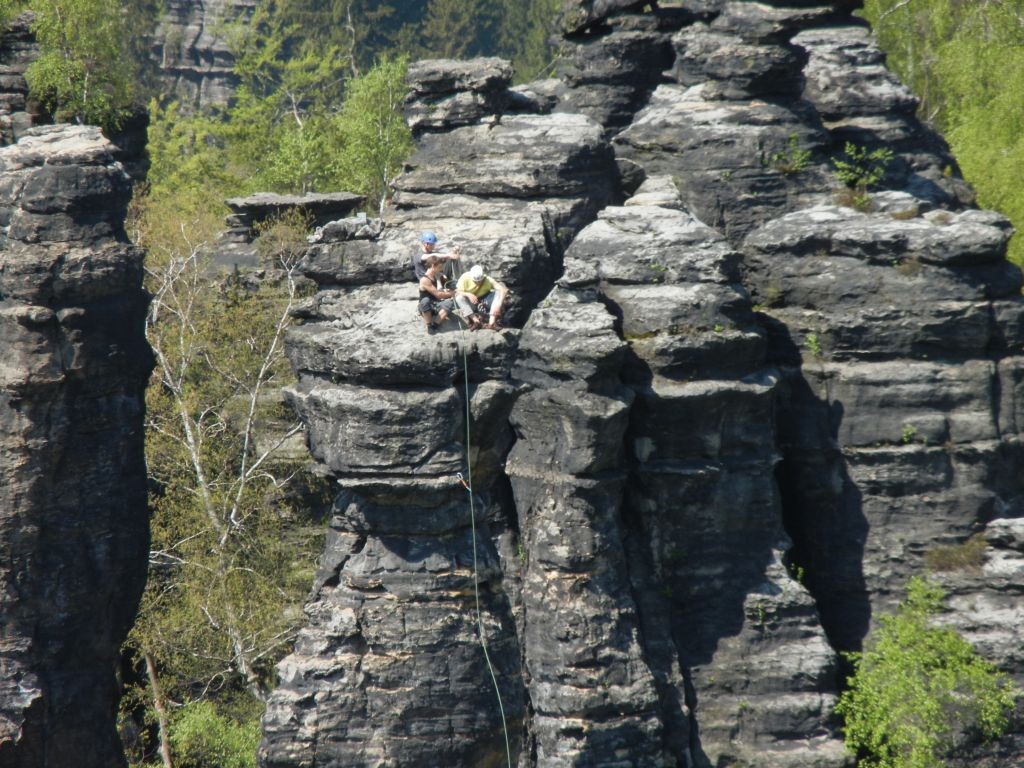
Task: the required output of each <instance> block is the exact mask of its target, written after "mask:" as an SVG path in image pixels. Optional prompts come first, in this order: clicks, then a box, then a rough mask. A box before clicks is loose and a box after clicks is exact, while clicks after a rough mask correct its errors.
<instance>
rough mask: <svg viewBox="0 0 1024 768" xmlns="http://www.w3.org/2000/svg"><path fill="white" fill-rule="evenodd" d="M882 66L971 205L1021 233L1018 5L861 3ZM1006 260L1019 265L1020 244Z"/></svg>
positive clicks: (958, 0) (990, 1) (937, 0)
mask: <svg viewBox="0 0 1024 768" xmlns="http://www.w3.org/2000/svg"><path fill="white" fill-rule="evenodd" d="M864 13H865V16H866V17H867V18H868V20H869V21H871V22H872V24H873V26H874V27H875V31H876V33H877V34H878V38H879V43H880V44H881V46H882V48H883V49H884V50H885V51H886V53H887V55H888V57H889V63H890V65H891V66H892V67H893V69H894V70H895V71H896V72H898V73H899V75H900V77H901V78H903V80H904V81H905V82H906V83H907V85H908V86H910V88H911V89H912V90H913V91H914V92H915V94H917V95H918V97H920V98H921V109H920V112H921V114H922V116H923V117H925V118H926V119H928V120H932V121H934V122H935V123H936V125H937V126H938V127H939V128H940V129H941V130H942V131H943V132H944V133H945V135H946V138H947V139H948V140H949V142H950V146H951V148H952V149H953V153H954V154H955V155H956V157H957V160H958V162H959V163H960V167H961V169H962V170H963V174H964V177H965V178H966V179H967V180H968V181H970V182H971V184H972V185H974V187H975V189H976V190H977V193H978V202H979V203H980V204H981V205H983V206H986V207H991V208H995V209H996V210H999V211H1001V212H1002V213H1004V214H1006V215H1007V216H1008V217H1009V218H1010V220H1011V221H1013V222H1014V224H1015V225H1016V227H1017V229H1018V230H1020V229H1022V228H1024V188H1022V187H1021V185H1020V183H1019V180H1020V178H1021V173H1022V172H1024V130H1022V128H1024V101H1022V100H1021V99H1020V93H1021V92H1022V89H1024V3H1022V2H1021V0H1000V1H998V2H996V1H994V0H986V1H985V2H963V0H867V2H866V3H865V7H864ZM1010 255H1011V258H1012V259H1013V260H1014V261H1016V262H1017V263H1020V264H1024V239H1022V238H1021V237H1020V236H1018V237H1016V238H1014V240H1013V242H1011V245H1010Z"/></svg>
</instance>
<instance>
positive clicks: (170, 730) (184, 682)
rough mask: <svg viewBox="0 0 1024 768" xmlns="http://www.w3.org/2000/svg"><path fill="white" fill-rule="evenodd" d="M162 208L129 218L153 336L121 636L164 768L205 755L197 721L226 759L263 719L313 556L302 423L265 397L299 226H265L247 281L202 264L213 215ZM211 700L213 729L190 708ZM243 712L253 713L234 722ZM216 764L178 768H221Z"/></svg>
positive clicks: (202, 712)
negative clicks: (292, 527)
mask: <svg viewBox="0 0 1024 768" xmlns="http://www.w3.org/2000/svg"><path fill="white" fill-rule="evenodd" d="M169 200H171V198H170V195H168V194H164V195H163V196H162V197H157V198H149V199H146V200H144V201H142V202H141V203H139V207H140V210H139V211H138V212H137V215H136V218H135V222H136V225H135V226H136V232H135V235H136V239H137V241H139V242H140V243H142V244H143V245H145V246H146V247H147V249H148V256H147V266H146V272H147V280H146V287H147V289H148V290H149V291H150V292H151V293H152V294H153V300H152V304H151V307H150V312H149V315H148V317H147V321H146V334H147V338H148V340H149V343H150V345H151V346H152V348H153V350H154V352H155V354H156V357H157V368H156V370H155V371H154V377H153V380H152V382H151V384H150V387H149V388H148V390H147V398H146V406H147V424H146V459H147V466H148V470H149V476H150V485H151V489H152V492H151V496H150V505H151V510H152V518H151V528H152V544H151V552H150V577H149V581H148V584H147V588H146V592H145V594H144V595H143V599H142V602H141V605H140V610H139V616H138V619H137V622H136V625H135V627H134V628H133V630H132V632H131V635H130V637H129V641H128V649H129V651H130V652H131V653H132V654H133V655H134V657H135V658H136V659H137V660H138V662H139V668H140V669H144V670H145V676H146V678H147V683H148V684H147V685H146V692H145V693H144V694H138V695H136V696H135V697H134V699H133V701H134V702H136V703H138V702H140V701H141V702H142V703H143V704H144V705H145V707H146V708H147V709H149V710H150V713H151V714H150V717H149V719H150V720H152V721H154V722H155V723H156V724H157V725H158V729H159V731H160V736H161V739H160V741H161V750H160V751H161V753H162V754H163V755H164V756H165V757H164V764H165V765H169V764H170V763H171V757H170V755H171V754H172V753H175V752H176V750H175V748H174V747H175V744H176V743H177V745H178V749H177V751H184V752H189V753H193V752H195V751H196V750H201V748H202V745H203V744H208V741H202V740H200V741H197V738H198V737H197V736H196V733H197V732H200V731H202V730H203V729H201V728H198V727H197V726H196V722H197V718H199V719H205V720H208V721H209V723H208V725H209V729H211V730H210V733H209V738H212V739H214V741H215V742H217V743H218V744H221V747H218V749H220V748H222V747H223V748H225V749H226V748H227V747H226V746H224V745H225V744H227V745H231V744H238V743H242V742H243V741H244V739H241V737H240V736H239V733H242V732H245V733H248V732H249V731H250V730H251V728H252V725H251V722H249V721H252V720H253V719H254V718H258V713H259V707H258V706H255V708H254V705H253V704H252V703H255V704H259V703H260V702H262V701H263V700H264V699H265V697H266V695H267V693H268V690H269V687H270V685H271V683H272V676H273V671H272V670H273V665H274V663H275V662H276V661H277V659H278V658H280V657H281V656H282V655H283V654H284V653H285V652H286V651H287V649H288V647H289V643H290V641H291V639H292V637H293V636H294V633H295V631H296V629H297V626H298V618H299V616H300V615H301V611H300V610H299V605H300V604H301V600H302V597H303V595H304V593H305V590H306V589H307V588H308V585H309V580H310V579H311V577H312V568H313V558H314V557H315V554H314V553H313V552H303V551H302V550H301V549H299V548H297V547H296V545H295V544H293V543H289V541H290V540H289V537H288V536H287V535H285V534H286V531H287V522H288V520H289V519H290V518H291V517H292V511H291V510H290V508H289V502H288V496H287V494H288V490H289V487H290V484H291V482H292V481H293V479H294V478H295V477H296V475H297V474H298V472H299V470H300V468H301V467H300V466H299V465H297V464H295V463H294V462H291V461H288V460H287V459H286V458H283V457H282V456H281V453H280V449H281V446H282V445H283V444H285V443H286V442H287V440H288V439H289V438H291V437H292V436H293V435H295V434H297V433H298V431H299V429H300V427H299V425H298V423H297V422H296V420H295V417H294V415H293V414H290V413H288V412H286V411H285V410H284V409H283V407H282V406H281V405H279V404H277V401H276V400H275V399H273V398H271V399H269V400H268V398H267V394H268V392H269V391H270V390H271V389H272V388H275V387H279V386H281V384H282V383H284V382H286V381H287V380H289V378H290V372H289V369H288V366H287V364H286V363H285V362H284V360H283V348H282V342H283V333H284V330H285V328H286V327H287V326H288V324H289V309H290V307H291V305H292V303H293V302H294V300H295V297H296V290H297V287H296V281H295V264H296V263H297V260H298V257H299V255H300V253H301V252H302V250H303V249H304V247H305V240H304V235H305V232H306V227H305V225H304V223H302V222H297V221H284V222H281V223H278V224H276V225H275V226H276V227H277V231H271V230H268V231H267V236H268V238H269V239H270V240H273V241H274V242H275V243H276V247H275V248H274V255H275V256H276V257H277V258H278V265H277V270H276V271H274V272H271V273H270V274H268V276H267V278H266V279H264V280H263V281H262V282H260V283H259V284H255V285H253V284H247V283H246V282H245V281H243V280H241V279H239V278H237V277H236V278H234V279H231V278H228V277H226V276H225V275H224V274H222V273H220V272H218V271H217V270H216V269H215V268H214V267H213V266H212V265H211V263H210V261H209V258H208V256H207V255H206V254H207V253H208V249H207V247H206V246H207V245H208V244H209V242H210V241H211V239H212V237H213V236H214V234H215V233H216V232H217V231H218V230H219V229H220V219H219V216H217V215H216V214H215V213H213V212H210V211H208V210H205V209H203V208H202V207H201V206H199V205H197V206H196V207H195V208H190V206H189V205H187V204H179V203H175V204H173V205H171V204H169V202H168V201H169ZM157 202H159V203H160V204H161V205H160V206H157V205H156V203H157ZM171 202H174V201H173V200H171ZM186 213H187V214H190V215H191V216H192V218H184V217H183V216H184V215H185V214H186ZM282 233H283V234H282ZM268 423H276V424H278V425H279V426H277V427H276V428H275V429H268V428H267V427H266V425H267V424H268ZM214 698H216V700H217V710H216V712H214V714H216V715H217V718H219V719H217V718H213V715H211V714H210V711H208V709H207V708H202V707H200V708H194V707H196V706H197V703H201V702H211V701H212V700H213V699H214ZM245 702H251V703H250V704H249V705H246V704H245ZM226 705H227V706H229V707H230V708H231V709H232V710H234V711H235V713H236V715H235V716H232V715H231V714H226V713H225V711H224V706H226ZM181 707H185V709H184V710H181ZM211 711H212V710H211ZM239 711H241V712H243V713H248V716H247V717H245V718H241V721H240V719H239V717H238V716H237V712H239ZM211 718H212V719H211ZM247 722H248V723H249V724H246V723H247ZM190 729H191V730H190ZM217 734H219V735H217ZM222 737H223V738H222ZM240 739H241V741H240ZM245 743H248V742H245ZM183 745H186V746H183ZM186 747H187V748H186ZM178 757H181V755H178ZM182 759H183V760H184V758H182ZM209 760H213V757H212V756H209V759H208V760H207V762H203V761H201V760H199V761H196V760H193V761H192V762H189V761H188V760H184V761H183V762H182V761H178V764H179V765H197V766H198V765H212V764H216V765H225V764H228V763H225V762H223V761H222V760H221V759H220V758H219V757H218V758H217V759H216V760H214V761H213V762H209ZM246 764H250V763H246Z"/></svg>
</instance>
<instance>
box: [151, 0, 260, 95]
mask: <svg viewBox="0 0 1024 768" xmlns="http://www.w3.org/2000/svg"><path fill="white" fill-rule="evenodd" d="M255 7H256V2H255V0H168V2H167V3H166V4H165V7H164V14H163V16H162V17H161V19H160V23H159V25H158V26H157V29H156V32H155V33H154V35H153V51H154V56H155V57H156V59H157V62H158V64H159V67H160V69H161V71H162V73H163V78H164V80H165V81H166V83H167V90H168V91H169V92H170V93H173V94H175V95H176V96H177V97H178V98H180V99H181V100H182V101H183V102H185V103H189V104H193V105H195V106H197V107H209V106H223V105H225V104H227V103H228V102H230V101H231V99H232V97H233V96H234V93H235V88H237V86H238V78H237V76H236V75H235V73H234V71H233V70H234V64H235V58H234V54H232V52H231V49H230V47H229V45H228V32H229V25H231V24H235V23H238V22H240V21H244V20H245V19H247V18H248V17H249V16H250V15H251V14H252V12H253V9H254V8H255Z"/></svg>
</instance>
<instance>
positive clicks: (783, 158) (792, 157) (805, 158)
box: [771, 133, 811, 176]
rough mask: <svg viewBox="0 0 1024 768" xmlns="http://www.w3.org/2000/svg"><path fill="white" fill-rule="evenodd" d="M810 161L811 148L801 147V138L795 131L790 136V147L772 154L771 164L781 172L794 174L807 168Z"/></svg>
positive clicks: (788, 174) (789, 174)
mask: <svg viewBox="0 0 1024 768" xmlns="http://www.w3.org/2000/svg"><path fill="white" fill-rule="evenodd" d="M810 162H811V152H810V150H807V149H800V139H799V137H798V136H797V135H796V134H795V133H793V134H790V136H789V147H788V149H787V150H786V151H785V152H776V153H775V154H773V155H772V162H771V166H772V168H774V169H775V170H776V171H778V172H779V173H783V174H785V175H787V176H792V175H794V174H797V173H800V171H802V170H804V169H805V168H807V166H808V165H809V164H810Z"/></svg>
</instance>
